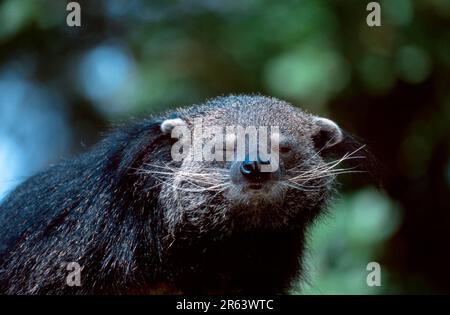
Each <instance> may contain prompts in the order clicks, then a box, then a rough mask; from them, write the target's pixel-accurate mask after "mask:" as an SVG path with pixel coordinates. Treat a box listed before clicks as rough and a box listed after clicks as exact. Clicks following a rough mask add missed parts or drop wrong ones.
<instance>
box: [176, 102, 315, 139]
mask: <svg viewBox="0 0 450 315" xmlns="http://www.w3.org/2000/svg"><path fill="white" fill-rule="evenodd" d="M180 114H181V115H182V118H183V119H184V120H185V121H187V122H188V124H192V123H193V120H194V119H195V118H200V117H201V118H202V119H203V124H204V125H205V126H207V125H209V126H211V125H219V126H236V125H239V126H243V127H247V126H256V127H258V126H278V127H279V128H280V130H281V132H282V133H286V132H287V133H289V134H291V135H296V136H298V137H302V136H305V135H310V134H311V133H312V132H313V129H314V128H315V126H314V124H313V122H314V120H313V116H312V115H310V114H308V113H306V112H304V111H302V110H300V109H299V108H295V107H294V106H292V105H291V104H289V103H287V102H285V101H282V100H279V99H277V98H273V97H266V96H259V95H258V96H247V95H242V96H241V95H236V96H235V95H232V96H226V97H218V98H214V99H211V100H209V101H207V102H206V103H205V104H202V105H198V106H194V107H191V108H188V109H183V110H181V111H180Z"/></svg>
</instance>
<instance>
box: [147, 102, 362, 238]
mask: <svg viewBox="0 0 450 315" xmlns="http://www.w3.org/2000/svg"><path fill="white" fill-rule="evenodd" d="M161 131H162V132H163V133H164V134H166V135H167V136H170V137H171V138H173V140H174V143H173V145H172V148H171V161H169V162H165V163H163V164H160V165H149V166H147V168H146V172H147V173H148V174H151V175H152V176H153V177H154V178H155V179H157V181H159V183H160V185H161V194H160V195H159V196H160V197H159V198H160V200H159V201H160V204H161V205H162V206H163V207H164V208H165V209H167V211H166V212H165V213H164V219H165V222H166V223H167V226H168V229H169V231H171V232H172V233H179V232H181V231H182V232H183V233H187V234H193V235H201V234H209V232H211V233H210V234H211V235H221V237H222V236H224V235H227V234H230V233H233V232H234V231H236V230H240V231H251V230H256V231H264V230H274V229H283V228H294V227H299V226H301V227H305V226H307V225H308V224H309V223H310V222H311V221H312V220H313V219H314V218H315V217H316V216H317V215H318V214H319V213H320V212H321V210H323V209H324V208H325V207H326V205H327V203H328V202H329V201H330V199H331V198H332V196H333V192H334V190H335V183H336V176H337V175H338V174H342V173H348V172H353V171H356V170H355V169H354V168H348V167H344V166H343V164H344V162H346V161H349V160H353V161H355V160H359V161H361V160H363V159H364V152H365V150H364V148H363V146H360V145H355V144H354V142H352V145H351V146H348V143H349V141H348V139H347V138H346V135H345V133H344V132H343V131H342V130H341V128H340V127H339V126H338V125H337V124H336V123H335V122H333V121H331V120H329V119H326V118H321V117H317V116H314V115H311V114H309V113H306V112H304V111H302V110H300V109H298V108H296V107H294V106H292V105H290V104H289V103H287V102H285V101H282V100H278V99H276V98H270V97H264V96H228V97H220V98H215V99H212V100H210V101H208V102H206V103H205V104H202V105H198V106H193V107H189V108H187V109H181V110H179V111H178V112H177V117H175V118H169V119H166V120H164V121H163V122H162V123H161ZM346 147H348V149H347V148H346ZM218 232H220V233H218Z"/></svg>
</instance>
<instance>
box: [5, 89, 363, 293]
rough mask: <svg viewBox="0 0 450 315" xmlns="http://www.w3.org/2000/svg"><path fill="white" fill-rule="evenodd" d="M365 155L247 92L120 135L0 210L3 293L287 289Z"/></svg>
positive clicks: (329, 129) (296, 112) (313, 120)
mask: <svg viewBox="0 0 450 315" xmlns="http://www.w3.org/2000/svg"><path fill="white" fill-rule="evenodd" d="M199 121H201V125H202V128H201V129H198V126H197V125H198V124H196V122H199ZM263 127H264V128H263ZM195 129H196V130H197V131H195ZM198 130H203V131H204V130H215V132H213V133H208V134H206V136H205V132H203V133H201V134H199V133H198ZM238 130H244V131H245V130H246V131H247V133H246V132H244V133H239V132H238ZM249 130H250V131H251V130H253V131H254V130H256V133H257V136H256V137H253V135H251V132H248V131H249ZM262 131H264V132H262ZM261 134H263V136H261V137H260V135H261ZM217 135H219V136H217ZM200 138H201V139H202V141H197V140H198V139H200ZM213 138H214V139H215V142H212V143H213V144H214V145H210V143H211V140H212V139H213ZM252 139H253V140H252ZM255 139H256V140H255ZM265 140H267V142H266V141H265ZM252 143H253V145H252ZM252 147H253V149H252ZM263 147H265V148H264V150H261V148H263ZM199 150H200V151H201V152H200V151H199ZM263 151H264V152H263ZM221 157H222V158H221ZM366 160H367V150H366V149H365V147H364V146H362V145H360V144H358V143H357V142H355V141H354V140H353V139H352V138H351V137H349V136H348V135H346V133H345V132H344V131H343V130H342V129H341V128H340V127H339V126H338V125H337V124H336V123H334V122H333V121H331V120H329V119H326V118H321V117H317V116H314V115H311V114H308V113H306V112H304V111H302V110H300V109H298V108H296V107H293V106H292V105H290V104H289V103H287V102H285V101H282V100H279V99H276V98H271V97H265V96H258V95H256V96H255V95H251V96H249V95H237V96H234V95H232V96H227V97H218V98H215V99H212V100H209V101H207V102H205V103H204V104H200V105H194V106H190V107H186V108H181V109H178V110H175V111H173V112H169V113H166V114H164V115H161V116H158V117H150V118H148V119H145V120H142V121H140V122H137V123H132V124H130V125H128V126H126V127H122V128H118V129H117V130H116V131H113V132H111V133H110V134H109V135H108V136H106V137H105V138H104V139H103V140H102V141H101V142H100V143H98V144H97V145H96V146H95V147H93V148H92V149H91V150H90V151H89V152H87V153H84V154H83V155H81V156H79V157H77V158H74V159H71V160H67V161H64V162H62V163H60V164H57V165H54V166H51V167H50V168H49V169H47V170H45V171H43V172H41V173H39V174H37V175H35V176H33V177H31V178H29V179H28V180H26V181H25V182H24V183H23V184H21V185H20V186H19V187H18V188H16V189H15V190H14V191H13V192H12V193H10V194H9V196H7V197H6V199H5V200H4V202H3V203H2V204H1V205H0V226H1V228H0V293H3V294H283V293H286V292H287V290H288V289H289V287H290V285H291V283H292V281H294V280H297V279H299V278H302V276H303V275H304V268H303V267H302V266H303V264H302V257H303V252H304V248H305V238H306V235H307V232H308V227H309V226H311V224H312V223H313V222H314V220H315V219H317V218H318V216H320V215H321V214H323V213H326V209H327V207H328V206H329V205H330V202H332V200H333V196H334V195H335V192H336V177H337V175H339V174H342V173H350V172H357V171H361V170H363V169H364V164H365V161H366ZM348 162H351V164H346V163H348ZM355 162H356V163H355ZM344 165H345V166H344ZM348 165H351V167H349V166H348ZM75 267H77V268H75ZM74 279H75V280H76V281H72V280H74Z"/></svg>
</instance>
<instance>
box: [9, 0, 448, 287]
mask: <svg viewBox="0 0 450 315" xmlns="http://www.w3.org/2000/svg"><path fill="white" fill-rule="evenodd" d="M67 2H68V1H53V0H6V1H3V2H2V3H0V47H1V49H0V66H1V68H0V73H3V72H5V73H9V72H11V71H12V72H13V73H15V75H17V76H20V77H21V78H22V79H24V80H27V81H29V82H32V83H33V84H36V85H39V86H40V87H45V88H46V89H50V90H52V91H55V92H57V93H58V94H59V96H60V98H61V99H62V100H64V102H63V104H64V107H65V109H64V110H65V111H66V112H67V113H68V114H67V115H68V118H69V122H70V123H69V127H70V128H71V130H72V132H73V148H72V149H71V152H78V151H81V150H83V147H82V146H81V145H79V143H80V142H81V141H83V142H86V143H88V144H91V143H93V142H94V141H95V139H97V137H98V136H97V135H98V132H99V130H104V129H105V125H106V121H109V120H119V119H125V118H127V117H129V116H131V115H142V114H144V113H149V112H157V111H161V110H165V109H167V108H173V107H176V106H181V105H189V104H192V103H197V102H201V101H203V100H204V99H205V98H208V97H213V96H217V95H221V94H229V93H263V94H269V95H272V96H276V97H279V98H283V99H286V100H288V101H291V102H292V103H294V104H297V105H299V106H301V107H302V108H305V109H308V110H310V111H312V112H314V113H316V114H322V115H328V116H331V117H332V118H334V119H335V120H336V121H338V122H339V123H340V124H341V125H342V126H343V127H344V128H345V129H347V130H349V131H350V132H352V133H354V134H357V135H359V136H360V137H362V138H364V139H365V140H366V141H367V143H369V144H370V146H371V147H372V149H373V151H374V152H375V153H376V155H377V156H378V158H379V159H380V162H381V163H380V164H381V165H383V167H384V168H385V170H386V172H385V191H384V192H377V191H375V190H374V189H373V188H370V186H367V183H365V182H360V181H359V180H357V179H344V182H345V184H346V185H345V186H344V187H346V188H345V191H344V194H343V195H342V197H341V198H340V199H338V201H337V202H336V204H335V205H334V206H333V207H332V209H330V213H331V215H330V216H328V217H327V218H326V219H324V220H323V221H322V222H320V223H318V224H317V225H316V226H315V227H314V229H313V230H312V231H311V236H310V238H311V242H310V249H311V252H312V253H311V255H310V256H311V258H310V259H309V260H308V265H309V268H308V270H309V274H310V276H309V285H304V284H302V283H299V284H297V285H294V287H293V289H292V293H299V292H300V290H301V289H302V290H303V291H302V292H303V293H332V294H334V293H350V294H354V293H356V294H358V293H368V294H377V293H399V292H449V291H450V271H448V270H447V269H448V268H447V266H448V263H450V257H449V255H450V254H449V241H450V235H449V231H450V215H449V213H448V210H450V205H449V200H448V199H449V198H448V194H449V193H450V191H449V190H450V188H449V187H450V158H449V155H450V154H449V151H450V139H449V135H450V133H449V131H448V126H449V123H450V89H449V85H450V71H449V70H450V1H449V0H416V1H412V0H395V1H393V0H390V1H388V0H386V1H379V2H380V3H381V7H382V11H381V13H382V26H381V27H372V28H371V27H368V26H367V24H366V16H367V13H368V12H367V11H366V5H367V3H368V2H369V1H360V0H349V1H338V0H334V1H325V0H317V1H306V0H305V1H269V0H258V1H257V0H244V1H219V0H189V1H187V0H184V1H181V0H180V1H143V0H142V1H139V0H130V1H120V0H110V1H100V0H98V1H79V2H80V4H81V7H82V27H81V28H69V27H67V26H66V24H65V18H66V14H67V12H66V11H65V5H66V3H67ZM11 69H12V70H11ZM8 71H9V72H8ZM0 105H1V102H0ZM41 154H44V153H42V152H41ZM53 158H55V157H53ZM370 261H379V262H380V263H381V265H382V268H383V269H382V275H383V280H382V283H383V285H382V287H379V288H378V287H376V288H372V287H368V286H367V285H366V282H365V277H366V275H367V271H366V269H365V267H366V265H367V263H368V262H370Z"/></svg>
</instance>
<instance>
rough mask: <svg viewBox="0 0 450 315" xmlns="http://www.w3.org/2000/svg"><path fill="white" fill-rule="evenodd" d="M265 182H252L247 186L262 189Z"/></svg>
mask: <svg viewBox="0 0 450 315" xmlns="http://www.w3.org/2000/svg"><path fill="white" fill-rule="evenodd" d="M263 186H264V185H263V183H251V184H248V185H247V187H248V188H249V189H253V190H259V189H262V188H263Z"/></svg>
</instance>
